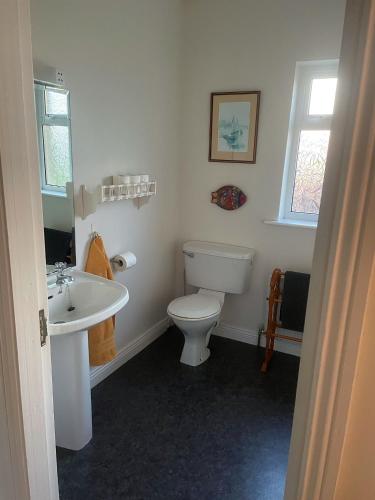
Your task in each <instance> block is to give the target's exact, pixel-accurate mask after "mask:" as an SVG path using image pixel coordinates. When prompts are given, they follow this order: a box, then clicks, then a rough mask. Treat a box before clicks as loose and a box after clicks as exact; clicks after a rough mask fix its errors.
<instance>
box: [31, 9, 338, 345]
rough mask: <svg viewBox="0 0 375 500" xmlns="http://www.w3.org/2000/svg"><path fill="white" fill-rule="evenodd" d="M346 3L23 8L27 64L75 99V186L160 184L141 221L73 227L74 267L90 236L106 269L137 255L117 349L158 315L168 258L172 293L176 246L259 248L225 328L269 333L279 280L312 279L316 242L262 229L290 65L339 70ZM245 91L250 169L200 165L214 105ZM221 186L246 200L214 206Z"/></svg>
mask: <svg viewBox="0 0 375 500" xmlns="http://www.w3.org/2000/svg"><path fill="white" fill-rule="evenodd" d="M344 3H345V2H344V0H331V1H330V2H324V1H323V0H314V1H312V0H283V1H282V2H275V1H273V0H265V1H262V2H259V1H256V0H252V1H250V0H231V1H230V2H228V1H227V0H189V1H183V0H157V1H156V0H126V1H125V0H124V1H122V2H118V1H116V0H109V1H106V2H102V1H100V0H79V1H78V2H77V1H73V0H66V1H64V2H61V1H58V0H31V7H32V27H33V52H34V59H35V62H36V63H37V65H38V66H39V67H43V66H45V67H47V68H48V67H55V68H56V67H57V68H58V69H61V70H63V72H64V74H65V80H66V87H67V88H69V89H70V91H71V112H72V142H73V161H74V180H75V185H76V187H78V186H79V185H80V184H86V185H87V186H88V187H89V188H94V187H95V186H96V185H98V184H99V183H100V182H101V181H102V180H103V179H105V178H106V177H108V176H110V175H112V174H116V173H120V172H127V171H128V172H129V171H130V172H135V173H137V172H138V173H140V172H146V173H151V174H152V175H154V176H155V177H156V179H157V181H158V194H157V196H156V197H155V198H153V199H151V200H150V201H149V203H148V204H147V205H145V206H144V207H142V208H141V209H140V210H137V209H136V208H135V206H134V205H133V202H131V201H124V202H117V203H113V204H106V205H103V206H100V207H99V208H98V211H97V212H96V213H95V214H94V215H92V216H90V217H89V218H88V219H87V220H86V221H82V220H81V219H79V218H77V219H76V235H77V263H78V265H79V266H81V267H82V266H83V265H84V261H85V258H86V251H87V242H88V239H89V235H90V231H91V224H92V227H93V229H94V230H96V231H98V232H100V233H101V234H102V236H103V238H104V241H105V244H106V248H107V252H108V254H109V256H111V255H114V254H116V253H118V252H120V251H122V250H132V251H134V252H135V253H136V255H137V257H138V264H137V266H136V267H135V268H134V269H131V270H129V271H128V272H126V273H124V274H119V275H117V279H119V280H120V281H122V282H124V283H126V284H127V285H128V287H129V290H130V296H131V299H130V302H129V304H128V305H127V306H126V308H125V310H124V311H122V312H120V313H119V314H118V322H117V339H118V344H119V347H120V348H121V347H122V346H125V345H127V344H128V343H129V342H130V341H131V340H133V339H135V338H136V337H137V336H138V335H140V334H141V333H142V332H144V331H145V330H146V329H147V328H149V327H150V326H151V325H153V324H155V323H156V322H157V321H159V320H160V319H162V318H163V317H164V316H165V314H166V307H167V304H168V301H169V300H170V299H171V298H172V297H173V296H174V295H175V280H176V272H175V256H176V253H177V254H178V255H179V272H178V273H177V282H178V291H179V292H181V279H182V272H181V260H182V259H181V255H180V252H176V242H178V241H180V242H181V241H182V240H186V239H188V238H189V239H190V238H195V239H202V240H212V241H223V242H228V243H233V244H237V245H248V246H252V247H254V248H255V249H256V251H257V256H256V260H255V266H254V272H253V275H252V281H251V289H250V291H249V292H248V293H247V294H245V295H244V296H232V297H228V298H227V300H226V304H225V306H224V317H223V320H224V322H225V323H228V324H231V325H234V326H238V327H241V328H244V329H247V330H256V329H257V328H258V326H259V325H260V324H261V323H264V316H265V308H266V303H265V300H264V299H265V296H266V293H267V281H268V277H269V274H270V273H271V271H272V269H273V268H274V267H276V266H280V267H282V268H292V269H294V270H297V271H309V270H310V266H311V259H312V252H313V246H314V238H315V232H314V230H311V229H295V228H284V227H275V226H267V225H265V224H263V222H262V221H263V220H264V219H270V218H274V217H276V216H277V213H278V206H279V197H280V189H281V180H282V173H283V165H284V154H285V145H286V138H287V127H288V119H289V111H290V100H291V93H292V85H293V78H294V69H295V62H296V61H298V60H306V59H327V58H337V57H338V54H339V47H340V39H341V29H342V22H343V11H344ZM182 25H183V30H182ZM181 56H182V57H181ZM245 89H250V90H251V89H259V90H261V91H262V97H261V106H260V122H259V136H258V156H257V163H256V165H239V164H219V163H218V164H215V163H209V162H208V161H207V156H208V135H209V134H208V127H209V99H210V92H212V91H220V90H245ZM179 181H181V182H179ZM225 183H233V184H235V185H238V186H239V187H241V188H242V189H243V190H244V191H245V192H246V193H247V195H248V203H247V204H246V205H245V206H244V207H243V208H241V210H239V211H236V212H225V211H223V210H221V209H219V208H218V207H217V206H215V205H212V204H211V203H210V192H211V191H213V190H215V189H217V188H218V187H220V186H221V185H223V184H225Z"/></svg>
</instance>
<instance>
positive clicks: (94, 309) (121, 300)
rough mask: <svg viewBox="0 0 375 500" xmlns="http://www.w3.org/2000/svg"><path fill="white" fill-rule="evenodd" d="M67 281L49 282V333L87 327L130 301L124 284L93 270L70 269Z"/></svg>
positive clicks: (60, 332) (56, 333) (114, 312)
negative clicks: (101, 275)
mask: <svg viewBox="0 0 375 500" xmlns="http://www.w3.org/2000/svg"><path fill="white" fill-rule="evenodd" d="M69 274H70V275H71V276H72V277H73V278H74V281H73V282H72V283H69V285H63V286H62V293H61V294H60V293H59V290H60V287H59V286H56V285H51V284H50V285H49V286H48V311H49V325H48V331H49V334H50V335H63V334H66V333H73V332H80V331H82V330H87V328H90V326H94V325H96V324H97V323H100V322H101V321H104V320H105V319H107V318H109V317H111V316H113V315H114V314H116V313H117V312H118V311H119V310H120V309H121V308H122V307H124V306H125V305H126V304H127V302H128V301H129V293H128V290H127V288H126V287H125V286H124V285H122V284H121V283H117V282H116V281H110V280H107V279H105V278H101V277H99V276H95V275H94V274H89V273H85V272H82V271H77V270H72V271H71V272H69Z"/></svg>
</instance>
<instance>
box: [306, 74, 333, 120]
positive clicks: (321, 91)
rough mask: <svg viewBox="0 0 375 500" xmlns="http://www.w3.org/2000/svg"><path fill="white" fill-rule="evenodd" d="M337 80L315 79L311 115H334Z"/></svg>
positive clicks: (311, 96)
mask: <svg viewBox="0 0 375 500" xmlns="http://www.w3.org/2000/svg"><path fill="white" fill-rule="evenodd" d="M336 86H337V78H314V79H313V80H312V84H311V95H310V106H309V115H332V113H333V106H334V104H335V95H336Z"/></svg>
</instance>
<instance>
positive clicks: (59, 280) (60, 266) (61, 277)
mask: <svg viewBox="0 0 375 500" xmlns="http://www.w3.org/2000/svg"><path fill="white" fill-rule="evenodd" d="M66 268H67V265H66V264H65V262H56V263H55V271H54V272H55V273H56V285H57V286H60V287H62V286H63V285H68V284H69V283H71V282H72V281H74V278H73V276H70V275H69V274H65V271H66ZM60 290H61V288H60Z"/></svg>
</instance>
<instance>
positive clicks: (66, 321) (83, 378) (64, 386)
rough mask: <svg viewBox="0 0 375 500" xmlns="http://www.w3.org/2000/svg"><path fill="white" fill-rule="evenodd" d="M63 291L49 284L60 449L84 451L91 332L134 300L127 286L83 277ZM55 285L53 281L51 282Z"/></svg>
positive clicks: (89, 425)
mask: <svg viewBox="0 0 375 500" xmlns="http://www.w3.org/2000/svg"><path fill="white" fill-rule="evenodd" d="M70 274H71V275H72V277H73V278H74V281H73V282H72V283H70V284H69V285H63V286H62V288H61V293H59V292H60V287H59V286H56V285H53V284H51V283H49V284H48V297H49V300H48V306H49V307H48V311H49V325H48V331H49V334H50V335H51V352H52V378H53V400H54V410H55V432H56V444H57V446H61V447H63V448H68V449H70V450H80V449H81V448H83V447H84V446H85V445H86V444H87V443H88V442H89V441H90V439H91V437H92V415H91V390H90V366H89V356H88V342H87V328H89V327H90V326H94V325H96V324H98V323H100V322H101V321H103V320H105V319H107V318H109V317H111V316H113V315H114V314H115V313H116V312H117V311H119V310H120V309H121V308H122V307H124V306H125V305H126V304H127V302H128V300H129V293H128V290H127V288H126V287H125V286H123V285H121V284H120V283H117V282H115V281H109V280H106V279H104V278H100V277H99V276H94V275H92V274H89V273H84V272H82V271H76V270H73V271H71V272H70ZM51 279H53V278H51Z"/></svg>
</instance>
